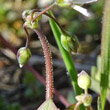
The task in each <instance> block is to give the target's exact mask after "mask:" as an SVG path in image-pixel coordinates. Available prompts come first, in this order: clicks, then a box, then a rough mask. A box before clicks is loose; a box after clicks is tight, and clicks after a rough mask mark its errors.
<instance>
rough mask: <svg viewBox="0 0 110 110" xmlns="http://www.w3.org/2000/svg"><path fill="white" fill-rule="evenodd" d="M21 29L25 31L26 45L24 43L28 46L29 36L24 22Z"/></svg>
mask: <svg viewBox="0 0 110 110" xmlns="http://www.w3.org/2000/svg"><path fill="white" fill-rule="evenodd" d="M23 29H24V31H25V33H26V45H25V47H26V48H28V47H29V41H30V38H29V33H28V31H27V26H26V25H25V24H23Z"/></svg>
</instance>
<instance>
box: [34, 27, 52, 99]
mask: <svg viewBox="0 0 110 110" xmlns="http://www.w3.org/2000/svg"><path fill="white" fill-rule="evenodd" d="M34 31H35V33H36V34H37V35H38V37H39V39H40V41H41V44H42V47H43V51H44V57H45V65H46V99H49V98H51V99H52V98H53V68H52V59H51V58H52V57H51V52H50V49H49V44H48V41H47V39H46V37H45V35H44V34H43V33H42V32H41V31H40V30H39V29H34Z"/></svg>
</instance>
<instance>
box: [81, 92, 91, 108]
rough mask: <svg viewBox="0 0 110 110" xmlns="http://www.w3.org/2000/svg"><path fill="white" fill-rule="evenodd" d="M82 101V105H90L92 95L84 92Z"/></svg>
mask: <svg viewBox="0 0 110 110" xmlns="http://www.w3.org/2000/svg"><path fill="white" fill-rule="evenodd" d="M82 102H83V104H84V106H90V105H91V103H92V96H91V95H90V94H84V96H83V97H82Z"/></svg>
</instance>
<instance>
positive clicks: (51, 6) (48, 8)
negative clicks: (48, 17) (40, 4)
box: [32, 2, 56, 22]
mask: <svg viewBox="0 0 110 110" xmlns="http://www.w3.org/2000/svg"><path fill="white" fill-rule="evenodd" d="M55 5H56V2H55V3H53V4H52V5H50V6H49V7H47V8H46V9H45V10H43V11H42V12H40V13H39V14H38V15H37V16H36V17H34V18H33V20H32V22H34V21H35V20H36V19H37V18H38V17H39V16H41V15H42V14H44V13H45V12H46V11H48V10H50V9H51V8H53V7H54V6H55Z"/></svg>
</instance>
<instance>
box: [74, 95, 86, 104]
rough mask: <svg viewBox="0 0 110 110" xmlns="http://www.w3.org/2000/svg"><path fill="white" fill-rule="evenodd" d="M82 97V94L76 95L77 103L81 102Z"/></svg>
mask: <svg viewBox="0 0 110 110" xmlns="http://www.w3.org/2000/svg"><path fill="white" fill-rule="evenodd" d="M83 96H84V94H81V95H77V96H76V97H75V98H76V100H77V101H78V102H82V97H83Z"/></svg>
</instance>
